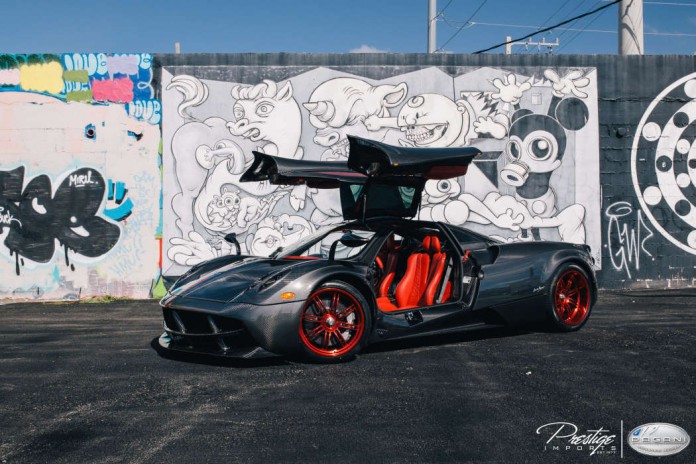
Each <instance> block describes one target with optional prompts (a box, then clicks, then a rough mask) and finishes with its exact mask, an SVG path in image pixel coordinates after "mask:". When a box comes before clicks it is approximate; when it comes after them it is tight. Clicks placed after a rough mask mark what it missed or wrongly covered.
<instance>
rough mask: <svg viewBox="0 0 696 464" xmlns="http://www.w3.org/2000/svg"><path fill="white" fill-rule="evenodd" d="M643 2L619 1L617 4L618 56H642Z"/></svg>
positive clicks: (634, 0) (641, 0)
mask: <svg viewBox="0 0 696 464" xmlns="http://www.w3.org/2000/svg"><path fill="white" fill-rule="evenodd" d="M644 50H645V49H644V48H643V0H621V3H619V54H621V55H642V54H643V53H644Z"/></svg>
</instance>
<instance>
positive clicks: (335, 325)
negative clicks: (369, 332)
mask: <svg viewBox="0 0 696 464" xmlns="http://www.w3.org/2000/svg"><path fill="white" fill-rule="evenodd" d="M364 330H365V313H364V311H363V308H362V306H361V305H360V303H359V302H358V300H357V299H356V298H355V297H354V296H353V295H351V294H350V293H348V292H347V291H345V290H342V289H339V288H331V287H329V288H322V289H320V290H317V291H316V292H314V293H312V295H311V296H310V297H309V298H308V299H307V303H306V304H305V306H304V309H303V310H302V319H301V320H300V339H301V340H302V343H304V345H305V346H306V347H307V348H308V349H309V350H310V351H312V352H313V353H315V354H317V355H319V356H324V357H336V356H341V355H344V354H346V353H348V352H349V351H350V350H352V349H353V348H355V346H356V345H357V344H358V343H360V339H361V337H362V334H363V332H364Z"/></svg>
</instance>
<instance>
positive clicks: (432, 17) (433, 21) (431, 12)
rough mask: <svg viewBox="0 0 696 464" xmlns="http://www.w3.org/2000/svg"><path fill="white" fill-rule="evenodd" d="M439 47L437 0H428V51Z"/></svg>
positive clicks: (431, 51) (432, 51)
mask: <svg viewBox="0 0 696 464" xmlns="http://www.w3.org/2000/svg"><path fill="white" fill-rule="evenodd" d="M436 47H437V0H428V53H435V48H436Z"/></svg>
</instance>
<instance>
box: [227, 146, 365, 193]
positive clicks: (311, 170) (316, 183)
mask: <svg viewBox="0 0 696 464" xmlns="http://www.w3.org/2000/svg"><path fill="white" fill-rule="evenodd" d="M252 153H253V154H254V161H253V162H252V164H251V166H250V167H249V169H247V170H246V172H245V173H244V174H242V177H241V178H240V179H239V180H240V181H241V182H260V181H269V182H270V183H271V184H274V185H301V184H307V186H308V187H311V188H326V189H330V188H338V187H339V186H340V184H341V182H349V183H351V184H362V183H364V182H365V180H366V179H367V176H365V175H364V174H361V173H359V172H355V171H353V170H351V169H349V168H348V166H347V164H346V163H345V162H341V161H303V160H296V159H289V158H280V157H278V156H271V155H267V154H265V153H261V152H258V151H254V152H252Z"/></svg>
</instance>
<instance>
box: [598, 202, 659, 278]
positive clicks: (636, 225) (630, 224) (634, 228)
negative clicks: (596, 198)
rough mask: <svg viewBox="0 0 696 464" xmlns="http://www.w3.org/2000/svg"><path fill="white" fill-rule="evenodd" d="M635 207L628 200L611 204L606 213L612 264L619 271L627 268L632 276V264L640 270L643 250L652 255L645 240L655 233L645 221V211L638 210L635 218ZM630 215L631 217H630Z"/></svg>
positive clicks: (629, 275)
mask: <svg viewBox="0 0 696 464" xmlns="http://www.w3.org/2000/svg"><path fill="white" fill-rule="evenodd" d="M632 214H633V207H632V206H631V204H630V203H628V202H626V201H618V202H616V203H614V204H612V205H610V206H609V207H608V208H607V209H606V211H605V212H604V215H605V216H606V217H607V218H608V219H609V223H608V225H607V245H606V246H607V248H608V249H609V250H608V251H609V257H610V258H611V264H612V266H614V269H615V270H617V271H620V270H622V269H623V270H625V271H626V275H627V276H628V278H629V279H630V278H631V264H632V265H633V266H634V267H635V270H637V271H638V270H640V254H641V251H642V252H643V253H645V254H646V255H648V256H650V257H652V254H650V252H649V251H648V250H646V249H645V242H646V240H648V239H649V238H650V237H652V236H653V233H652V231H651V230H650V229H648V227H647V226H646V225H645V221H643V213H642V212H641V211H640V210H638V211H636V214H635V220H633V216H632ZM629 216H630V217H629Z"/></svg>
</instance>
